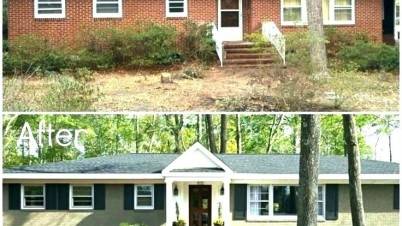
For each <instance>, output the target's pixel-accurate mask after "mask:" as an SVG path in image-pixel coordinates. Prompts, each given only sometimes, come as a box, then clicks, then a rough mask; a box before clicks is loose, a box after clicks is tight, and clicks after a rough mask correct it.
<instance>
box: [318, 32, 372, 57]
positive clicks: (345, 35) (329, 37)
mask: <svg viewBox="0 0 402 226" xmlns="http://www.w3.org/2000/svg"><path fill="white" fill-rule="evenodd" d="M325 38H326V41H327V42H326V48H327V53H328V57H336V55H337V54H338V52H339V51H340V50H341V49H342V48H343V47H346V46H351V45H354V43H356V41H364V42H369V41H370V38H369V36H368V35H367V34H366V33H362V32H358V33H356V32H347V31H344V30H340V29H336V28H334V27H329V28H325Z"/></svg>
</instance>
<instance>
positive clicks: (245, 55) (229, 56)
mask: <svg viewBox="0 0 402 226" xmlns="http://www.w3.org/2000/svg"><path fill="white" fill-rule="evenodd" d="M225 57H226V59H253V58H254V59H255V58H257V59H261V58H270V57H272V55H271V54H269V53H226V55H225Z"/></svg>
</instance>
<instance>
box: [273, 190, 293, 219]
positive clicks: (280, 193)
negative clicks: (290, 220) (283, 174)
mask: <svg viewBox="0 0 402 226" xmlns="http://www.w3.org/2000/svg"><path fill="white" fill-rule="evenodd" d="M296 202H297V187H296V186H274V215H296V214H297V211H296Z"/></svg>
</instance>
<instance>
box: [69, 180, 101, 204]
mask: <svg viewBox="0 0 402 226" xmlns="http://www.w3.org/2000/svg"><path fill="white" fill-rule="evenodd" d="M75 186H87V187H91V198H92V202H91V206H74V199H73V187H75ZM94 202H95V199H94V185H93V184H70V210H93V209H94Z"/></svg>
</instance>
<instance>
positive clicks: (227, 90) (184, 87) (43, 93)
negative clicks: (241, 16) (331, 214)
mask: <svg viewBox="0 0 402 226" xmlns="http://www.w3.org/2000/svg"><path fill="white" fill-rule="evenodd" d="M184 70H185V69H181V68H171V69H169V70H168V71H169V72H170V73H171V74H172V77H173V83H161V81H160V73H161V72H163V70H139V71H124V70H121V71H119V70H116V71H110V72H103V73H95V74H94V75H93V76H94V79H92V80H91V81H88V83H89V84H88V85H90V86H91V87H96V88H97V89H99V92H100V93H102V96H101V97H99V98H97V97H96V98H88V99H89V100H91V101H90V102H89V103H87V104H85V105H80V106H79V110H86V111H95V110H96V111H188V110H192V111H197V110H200V111H201V110H202V111H397V110H398V108H399V105H398V99H399V96H398V92H399V91H398V86H399V84H398V76H397V75H396V74H393V73H384V72H371V73H365V72H357V71H351V72H347V71H333V72H331V77H330V78H329V79H327V80H323V81H320V82H317V81H310V80H309V79H308V76H306V75H305V74H302V73H300V72H298V71H297V70H295V69H294V68H281V67H275V66H272V67H269V68H265V69H231V68H219V67H212V68H208V69H202V70H203V72H202V74H203V77H202V78H194V79H188V77H186V76H182V73H183V71H184ZM54 82H55V79H52V78H49V77H33V78H22V77H17V78H10V77H6V78H5V79H4V84H3V85H4V109H5V111H27V110H30V111H51V110H54V109H57V108H56V107H55V106H52V104H49V103H44V100H45V99H48V98H47V96H48V95H49V93H50V92H52V90H49V89H50V88H49V87H52V85H51V84H52V83H54ZM56 96H57V95H56ZM72 100H74V102H75V101H76V99H74V98H73V99H72ZM57 101H58V102H60V101H63V98H60V99H59V100H57ZM70 101H71V98H70ZM55 104H57V103H55ZM59 104H60V103H59ZM63 106H65V108H69V106H70V105H69V104H68V103H67V104H63ZM73 110H75V109H69V111H73Z"/></svg>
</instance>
